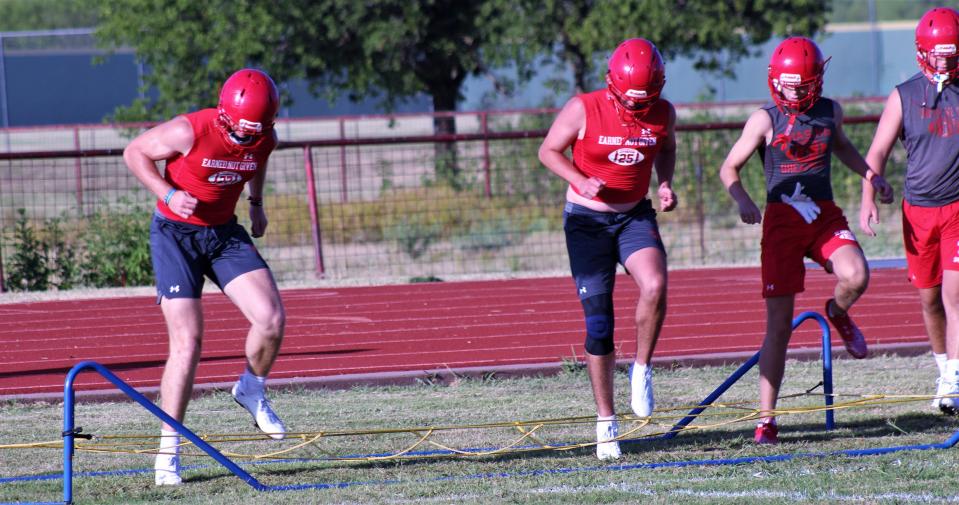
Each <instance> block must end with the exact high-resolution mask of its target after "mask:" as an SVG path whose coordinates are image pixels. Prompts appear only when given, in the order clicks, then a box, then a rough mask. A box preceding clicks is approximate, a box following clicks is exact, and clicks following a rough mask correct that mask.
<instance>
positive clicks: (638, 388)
mask: <svg viewBox="0 0 959 505" xmlns="http://www.w3.org/2000/svg"><path fill="white" fill-rule="evenodd" d="M629 384H630V386H631V387H632V400H631V401H630V405H631V406H632V407H633V413H634V414H636V415H637V416H639V417H649V416H651V415H652V414H653V409H654V408H655V407H656V401H655V400H654V399H653V367H651V366H649V365H647V366H646V373H636V364H635V363H634V364H633V365H632V366H630V367H629Z"/></svg>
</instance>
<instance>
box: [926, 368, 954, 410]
mask: <svg viewBox="0 0 959 505" xmlns="http://www.w3.org/2000/svg"><path fill="white" fill-rule="evenodd" d="M936 382H937V383H938V386H937V387H936V399H934V400H933V401H932V404H933V406H935V407H939V410H941V411H942V413H943V414H948V415H950V416H954V415H956V414H957V413H959V398H939V397H941V396H945V395H959V374H952V376H946V375H943V376H942V377H939V379H938V380H937V381H936Z"/></svg>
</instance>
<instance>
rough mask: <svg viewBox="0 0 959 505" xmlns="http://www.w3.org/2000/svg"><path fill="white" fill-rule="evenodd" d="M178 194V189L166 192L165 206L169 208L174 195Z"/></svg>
mask: <svg viewBox="0 0 959 505" xmlns="http://www.w3.org/2000/svg"><path fill="white" fill-rule="evenodd" d="M174 193H176V188H170V191H167V192H166V196H164V197H163V205H166V206H167V207H169V206H170V199H172V198H173V194H174Z"/></svg>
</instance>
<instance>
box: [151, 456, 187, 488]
mask: <svg viewBox="0 0 959 505" xmlns="http://www.w3.org/2000/svg"><path fill="white" fill-rule="evenodd" d="M153 470H154V471H155V474H154V482H155V483H156V485H158V486H179V485H180V484H183V479H181V478H180V456H178V455H175V454H157V459H156V462H154V463H153Z"/></svg>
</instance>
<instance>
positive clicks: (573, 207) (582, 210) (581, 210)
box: [563, 198, 653, 217]
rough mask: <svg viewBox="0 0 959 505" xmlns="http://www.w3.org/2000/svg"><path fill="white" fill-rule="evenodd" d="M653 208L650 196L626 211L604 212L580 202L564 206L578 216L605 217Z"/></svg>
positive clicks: (636, 212) (635, 212)
mask: <svg viewBox="0 0 959 505" xmlns="http://www.w3.org/2000/svg"><path fill="white" fill-rule="evenodd" d="M652 209H653V202H652V201H650V200H649V198H643V199H642V200H640V201H639V203H637V204H636V205H635V206H633V208H631V209H629V210H627V211H626V212H603V211H600V210H594V209H591V208H589V207H585V206H583V205H580V204H578V203H573V202H566V206H564V207H563V211H564V212H566V213H568V214H572V215H576V216H593V217H604V216H617V215H626V216H628V215H632V214H639V213H644V212H649V211H651V210H652Z"/></svg>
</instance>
